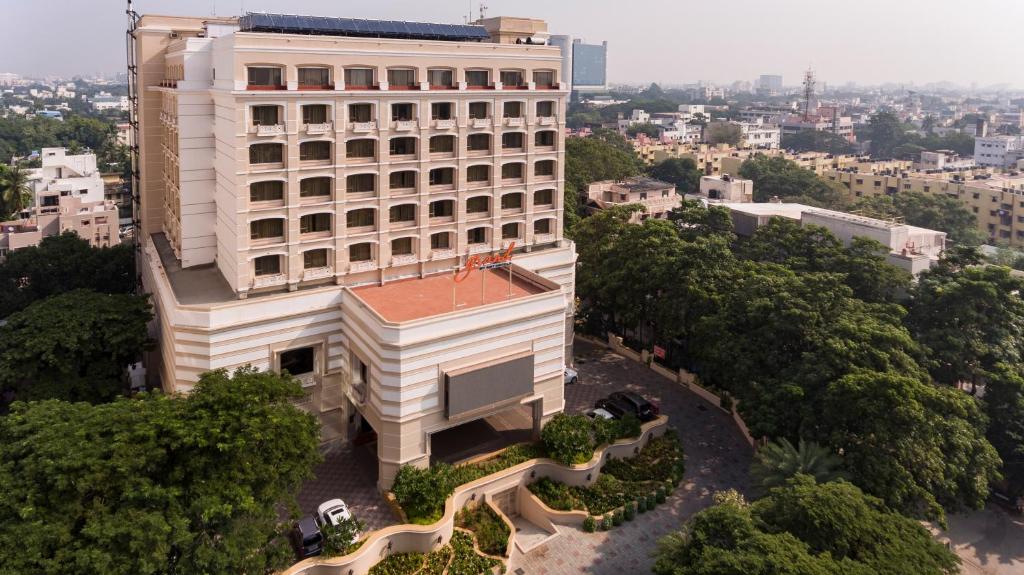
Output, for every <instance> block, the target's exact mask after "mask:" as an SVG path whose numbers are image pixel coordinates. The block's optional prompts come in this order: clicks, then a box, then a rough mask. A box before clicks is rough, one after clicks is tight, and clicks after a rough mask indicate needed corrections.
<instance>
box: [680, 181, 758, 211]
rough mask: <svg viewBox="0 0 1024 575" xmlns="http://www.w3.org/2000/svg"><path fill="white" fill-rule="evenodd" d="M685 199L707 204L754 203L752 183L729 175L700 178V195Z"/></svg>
mask: <svg viewBox="0 0 1024 575" xmlns="http://www.w3.org/2000/svg"><path fill="white" fill-rule="evenodd" d="M687 199H697V200H706V201H707V202H708V203H737V204H741V203H750V202H753V201H754V181H753V180H745V179H743V178H736V177H733V176H731V175H729V174H722V175H721V176H702V177H701V179H700V194H699V195H696V194H688V195H687Z"/></svg>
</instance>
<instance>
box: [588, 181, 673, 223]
mask: <svg viewBox="0 0 1024 575" xmlns="http://www.w3.org/2000/svg"><path fill="white" fill-rule="evenodd" d="M682 202H683V198H682V196H680V195H679V194H677V193H676V187H675V185H674V184H670V183H668V182H662V181H661V180H656V179H654V178H646V177H637V178H626V179H625V180H622V181H618V182H616V181H613V180H605V181H602V182H594V183H592V184H590V185H588V186H587V207H588V208H589V209H590V210H591V211H596V210H603V209H606V208H610V207H613V206H624V205H628V204H638V205H641V206H643V207H644V211H643V213H638V214H634V215H633V218H632V221H634V222H639V221H641V220H644V219H647V218H657V219H666V218H668V214H669V212H671V211H672V210H673V209H675V208H678V207H679V206H681V205H682Z"/></svg>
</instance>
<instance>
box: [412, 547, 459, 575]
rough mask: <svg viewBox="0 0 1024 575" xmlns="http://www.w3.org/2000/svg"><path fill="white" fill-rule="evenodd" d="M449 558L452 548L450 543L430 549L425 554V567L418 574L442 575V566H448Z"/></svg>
mask: <svg viewBox="0 0 1024 575" xmlns="http://www.w3.org/2000/svg"><path fill="white" fill-rule="evenodd" d="M451 558H452V548H451V546H450V545H445V546H444V547H441V548H440V549H436V550H434V551H431V552H430V553H429V554H428V555H427V565H426V567H424V568H423V571H420V572H419V574H418V575H443V573H444V568H445V567H447V566H448V560H449V559H451Z"/></svg>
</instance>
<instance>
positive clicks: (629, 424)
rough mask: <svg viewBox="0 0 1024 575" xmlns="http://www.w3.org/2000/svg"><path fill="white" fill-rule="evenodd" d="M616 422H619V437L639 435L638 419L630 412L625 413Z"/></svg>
mask: <svg viewBox="0 0 1024 575" xmlns="http://www.w3.org/2000/svg"><path fill="white" fill-rule="evenodd" d="M617 423H618V424H619V439H628V438H634V437H640V433H641V429H640V420H639V419H637V418H636V416H635V415H633V414H632V413H627V414H626V415H625V416H624V417H623V418H622V419H620V420H618V422H617Z"/></svg>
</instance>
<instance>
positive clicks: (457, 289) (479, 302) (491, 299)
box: [352, 269, 549, 322]
mask: <svg viewBox="0 0 1024 575" xmlns="http://www.w3.org/2000/svg"><path fill="white" fill-rule="evenodd" d="M546 291H549V290H548V289H546V288H545V287H544V286H541V285H538V284H536V283H534V282H532V281H530V280H528V279H526V278H523V277H521V276H519V275H517V274H516V272H515V271H514V270H513V272H512V285H511V288H510V287H509V273H508V271H507V270H501V269H494V270H486V271H481V270H476V271H473V272H472V273H470V274H469V275H468V276H467V277H466V278H465V279H463V280H462V281H461V282H456V281H455V279H454V276H453V274H451V273H441V274H435V275H431V276H427V277H425V278H412V279H406V280H398V281H394V282H390V283H386V284H384V285H371V286H363V287H357V288H353V289H352V292H353V293H355V294H356V295H357V296H358V297H359V299H361V300H363V302H365V303H366V305H368V306H370V307H371V308H372V309H373V310H374V311H375V312H377V313H378V314H379V315H380V316H381V317H383V318H384V319H385V320H386V321H390V322H403V321H410V320H415V319H422V318H425V317H430V316H435V315H441V314H445V313H451V312H453V311H461V310H465V309H471V308H474V307H480V306H484V305H490V304H495V303H501V302H506V301H509V300H510V299H518V298H522V297H526V296H531V295H535V294H539V293H544V292H546ZM481 296H483V297H482V298H481ZM510 296H511V297H510ZM453 304H454V306H453Z"/></svg>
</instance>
